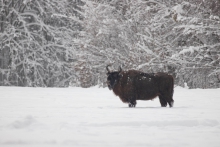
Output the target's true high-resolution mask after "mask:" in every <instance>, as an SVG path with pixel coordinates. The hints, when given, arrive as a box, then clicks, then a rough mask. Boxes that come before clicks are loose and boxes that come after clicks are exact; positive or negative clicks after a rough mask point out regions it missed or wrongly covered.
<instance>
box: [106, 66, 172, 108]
mask: <svg viewBox="0 0 220 147" xmlns="http://www.w3.org/2000/svg"><path fill="white" fill-rule="evenodd" d="M108 66H109V65H108ZM108 66H106V69H107V72H108V73H107V76H108V77H107V84H108V88H109V89H110V90H113V92H114V93H115V95H116V96H119V97H120V99H121V100H122V102H124V103H128V104H129V105H128V106H129V107H135V105H136V100H152V99H154V98H155V97H157V96H159V99H160V104H161V106H162V107H166V106H167V103H168V104H169V106H170V107H173V103H174V101H173V91H174V90H173V87H174V80H173V77H172V76H171V75H168V74H166V73H162V72H159V73H150V74H148V73H144V72H141V71H137V70H129V71H122V69H121V68H120V67H119V70H118V71H113V72H112V71H110V70H109V67H108Z"/></svg>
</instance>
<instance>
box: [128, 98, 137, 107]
mask: <svg viewBox="0 0 220 147" xmlns="http://www.w3.org/2000/svg"><path fill="white" fill-rule="evenodd" d="M136 104H137V102H136V100H135V98H134V97H132V98H131V99H129V104H128V106H129V107H135V106H136Z"/></svg>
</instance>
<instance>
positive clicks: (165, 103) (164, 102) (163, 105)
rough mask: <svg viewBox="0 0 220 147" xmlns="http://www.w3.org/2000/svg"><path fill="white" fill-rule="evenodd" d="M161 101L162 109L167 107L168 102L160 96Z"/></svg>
mask: <svg viewBox="0 0 220 147" xmlns="http://www.w3.org/2000/svg"><path fill="white" fill-rule="evenodd" d="M159 99H160V104H161V107H166V106H167V101H166V100H165V99H164V98H163V97H162V96H159Z"/></svg>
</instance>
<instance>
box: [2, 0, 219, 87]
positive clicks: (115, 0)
mask: <svg viewBox="0 0 220 147" xmlns="http://www.w3.org/2000/svg"><path fill="white" fill-rule="evenodd" d="M0 44H1V46H0V85H2V86H3V85H4V86H5V85H7V86H32V87H67V86H80V87H90V86H94V85H100V86H106V83H105V81H106V69H105V67H106V65H108V64H112V65H113V69H116V70H117V69H118V66H122V69H124V70H127V69H137V70H141V71H144V72H158V71H164V72H168V73H170V74H172V75H173V76H174V77H175V84H176V85H179V86H184V84H187V85H188V86H189V87H190V88H217V87H220V1H219V0H210V1H203V0H136V1H133V0H63V1H59V0H1V1H0Z"/></svg>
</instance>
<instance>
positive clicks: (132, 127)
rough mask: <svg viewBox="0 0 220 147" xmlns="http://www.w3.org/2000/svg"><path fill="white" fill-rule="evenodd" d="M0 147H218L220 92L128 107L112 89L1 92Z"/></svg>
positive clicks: (182, 94) (188, 93) (183, 92)
mask: <svg viewBox="0 0 220 147" xmlns="http://www.w3.org/2000/svg"><path fill="white" fill-rule="evenodd" d="M0 93H1V96H0V147H11V146H16V147H24V146H28V147H30V146H37V147H47V146H55V147H58V146H60V147H64V146H96V147H97V146H100V147H103V146H121V147H123V146H128V147H129V146H131V147H132V146H135V147H136V146H143V147H146V146H150V147H151V146H152V147H156V146H163V147H166V146H167V147H168V146H169V147H177V146H178V147H185V146H190V147H198V146H199V147H207V146H209V147H219V144H220V106H219V104H220V89H206V90H204V89H194V90H189V89H183V88H180V87H176V88H175V91H174V101H175V102H174V107H173V108H169V107H166V108H162V107H160V103H159V99H158V98H156V99H154V100H153V101H137V105H136V108H128V106H127V104H124V103H122V102H121V101H120V99H119V98H118V97H116V96H115V95H114V94H113V92H112V91H109V90H108V89H107V88H97V87H92V88H88V89H83V88H20V87H0Z"/></svg>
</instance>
